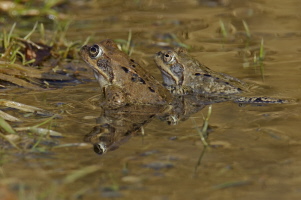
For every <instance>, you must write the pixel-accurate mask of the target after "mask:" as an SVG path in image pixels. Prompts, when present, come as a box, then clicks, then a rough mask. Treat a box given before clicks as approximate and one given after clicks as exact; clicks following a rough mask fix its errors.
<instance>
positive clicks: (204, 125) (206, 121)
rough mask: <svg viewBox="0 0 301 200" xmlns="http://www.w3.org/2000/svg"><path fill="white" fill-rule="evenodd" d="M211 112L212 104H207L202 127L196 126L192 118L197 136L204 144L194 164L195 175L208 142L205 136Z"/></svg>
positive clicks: (206, 135)
mask: <svg viewBox="0 0 301 200" xmlns="http://www.w3.org/2000/svg"><path fill="white" fill-rule="evenodd" d="M211 113H212V105H209V107H208V113H207V116H206V117H205V118H204V123H203V126H202V129H199V128H198V127H197V126H196V122H195V121H194V120H193V119H192V120H193V122H194V124H195V128H196V131H197V133H198V134H199V136H200V138H201V141H202V143H203V145H204V148H203V150H202V152H201V154H200V156H199V159H198V161H197V163H196V166H195V168H194V174H195V175H196V172H197V169H198V167H199V166H200V165H201V161H202V158H203V157H204V155H205V152H206V150H207V148H208V147H209V144H208V142H207V138H208V125H209V119H210V116H211Z"/></svg>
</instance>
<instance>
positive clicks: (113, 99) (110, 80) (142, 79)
mask: <svg viewBox="0 0 301 200" xmlns="http://www.w3.org/2000/svg"><path fill="white" fill-rule="evenodd" d="M80 55H81V57H82V58H83V60H84V61H85V62H86V63H87V64H88V66H89V67H91V68H92V69H93V71H94V75H95V78H96V79H97V80H98V82H99V85H100V88H101V90H102V91H103V97H104V103H103V105H104V106H106V107H109V108H118V107H122V106H124V105H132V104H138V105H144V104H147V105H157V104H167V103H170V102H171V100H172V95H171V94H170V93H169V92H168V90H166V88H165V87H164V86H162V84H160V83H159V82H158V81H157V80H156V79H155V78H154V77H153V76H151V75H150V74H149V73H147V72H146V71H145V70H144V69H143V68H142V67H141V66H140V65H139V64H138V63H136V62H135V61H134V60H132V59H130V58H129V57H128V55H126V54H125V53H123V52H122V51H120V50H119V49H118V47H117V45H116V44H115V43H114V42H113V41H112V40H110V39H107V40H103V41H101V42H100V43H98V44H94V45H92V46H87V45H85V46H83V47H82V48H81V51H80Z"/></svg>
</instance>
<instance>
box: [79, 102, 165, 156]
mask: <svg viewBox="0 0 301 200" xmlns="http://www.w3.org/2000/svg"><path fill="white" fill-rule="evenodd" d="M166 109H167V107H166V106H158V105H157V106H155V105H129V106H124V107H121V108H118V109H104V112H103V113H102V114H101V116H100V117H99V118H98V119H97V124H99V125H97V126H95V127H94V128H93V130H92V131H91V132H90V133H88V134H87V135H85V137H84V141H85V142H89V143H91V144H93V149H94V151H95V152H96V153H97V154H100V155H101V154H103V153H106V152H107V151H112V150H115V149H117V148H118V147H119V146H120V145H122V144H123V143H125V142H126V141H127V140H129V139H130V138H131V137H132V136H133V135H136V134H138V133H139V131H140V130H141V127H143V126H145V125H146V124H148V123H149V122H150V121H151V120H152V119H153V118H154V117H155V116H156V115H157V114H158V113H162V112H164V110H166Z"/></svg>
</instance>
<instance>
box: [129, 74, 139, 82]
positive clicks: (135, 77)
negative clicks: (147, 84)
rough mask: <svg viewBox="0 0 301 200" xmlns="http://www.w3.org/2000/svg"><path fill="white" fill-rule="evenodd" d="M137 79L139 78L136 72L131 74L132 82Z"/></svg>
mask: <svg viewBox="0 0 301 200" xmlns="http://www.w3.org/2000/svg"><path fill="white" fill-rule="evenodd" d="M138 79H139V77H138V75H137V74H132V78H131V80H132V81H133V82H137V81H138Z"/></svg>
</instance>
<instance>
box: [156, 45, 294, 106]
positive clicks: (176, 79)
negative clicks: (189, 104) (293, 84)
mask: <svg viewBox="0 0 301 200" xmlns="http://www.w3.org/2000/svg"><path fill="white" fill-rule="evenodd" d="M155 62H156V64H157V66H158V68H159V69H160V71H161V74H162V77H163V83H164V86H165V87H166V88H167V89H168V90H169V91H170V92H171V93H172V94H174V95H198V98H199V97H201V96H203V97H206V98H208V101H212V103H214V102H222V101H234V102H237V103H256V104H261V103H287V102H288V101H287V100H283V99H277V98H270V97H242V96H239V94H240V93H241V92H247V91H248V90H249V88H250V86H251V85H249V84H247V83H245V82H243V81H241V80H239V79H237V78H235V77H232V76H230V75H227V74H223V73H219V72H215V71H213V70H211V69H209V68H208V67H206V66H205V65H203V64H201V63H200V62H199V61H198V60H196V59H194V58H193V57H191V56H190V55H189V54H188V53H187V52H186V50H184V49H183V48H175V49H174V50H167V51H160V52H158V53H157V54H156V55H155ZM202 101H204V99H203V100H202ZM205 101H206V100H205Z"/></svg>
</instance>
